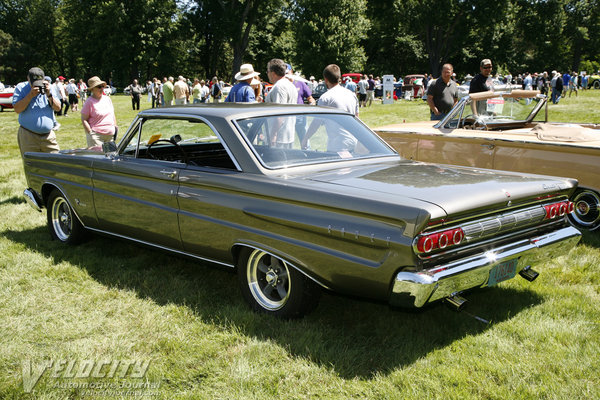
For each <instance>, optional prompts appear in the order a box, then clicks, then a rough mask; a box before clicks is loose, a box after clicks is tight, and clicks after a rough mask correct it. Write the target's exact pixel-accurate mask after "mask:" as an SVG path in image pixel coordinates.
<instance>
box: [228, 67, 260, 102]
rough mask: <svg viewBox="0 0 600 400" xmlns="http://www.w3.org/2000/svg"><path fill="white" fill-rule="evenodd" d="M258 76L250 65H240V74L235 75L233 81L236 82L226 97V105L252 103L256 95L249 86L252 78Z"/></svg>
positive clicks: (258, 73)
mask: <svg viewBox="0 0 600 400" xmlns="http://www.w3.org/2000/svg"><path fill="white" fill-rule="evenodd" d="M258 75H260V72H255V71H254V68H253V67H252V64H242V66H241V67H240V72H238V73H237V74H235V80H236V81H238V83H236V84H235V85H233V87H232V88H231V90H230V91H229V94H228V95H227V98H226V99H225V102H226V103H254V102H256V95H255V94H254V89H252V86H250V82H252V78H254V77H256V76H258Z"/></svg>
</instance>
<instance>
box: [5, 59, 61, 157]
mask: <svg viewBox="0 0 600 400" xmlns="http://www.w3.org/2000/svg"><path fill="white" fill-rule="evenodd" d="M13 107H14V109H15V112H16V113H17V114H19V131H18V133H17V140H18V143H19V150H20V151H21V157H23V154H25V152H27V151H40V152H45V153H56V152H58V151H59V150H60V148H59V147H58V143H57V142H56V135H55V134H54V130H53V129H54V112H53V111H59V110H60V108H61V104H60V101H59V100H58V99H56V98H55V97H54V96H52V93H51V92H50V84H49V82H47V81H45V80H44V71H42V69H41V68H37V67H34V68H31V69H30V70H29V73H28V74H27V82H21V83H19V84H18V85H17V87H16V88H15V92H14V94H13Z"/></svg>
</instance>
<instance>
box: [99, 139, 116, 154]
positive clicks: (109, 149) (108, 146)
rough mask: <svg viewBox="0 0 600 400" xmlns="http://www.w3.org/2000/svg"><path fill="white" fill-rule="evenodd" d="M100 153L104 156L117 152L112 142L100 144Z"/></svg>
mask: <svg viewBox="0 0 600 400" xmlns="http://www.w3.org/2000/svg"><path fill="white" fill-rule="evenodd" d="M102 152H103V153H104V154H107V155H108V154H111V153H116V152H117V144H116V143H115V142H113V141H110V142H104V143H102Z"/></svg>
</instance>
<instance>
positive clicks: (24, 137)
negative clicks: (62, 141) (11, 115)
mask: <svg viewBox="0 0 600 400" xmlns="http://www.w3.org/2000/svg"><path fill="white" fill-rule="evenodd" d="M17 142H18V143H19V150H20V151H21V157H23V154H25V152H28V151H38V152H42V153H58V151H59V150H60V147H58V143H57V142H56V134H55V133H54V131H50V132H49V133H46V134H39V133H35V132H32V131H30V130H29V129H25V128H23V127H22V126H19V131H18V132H17Z"/></svg>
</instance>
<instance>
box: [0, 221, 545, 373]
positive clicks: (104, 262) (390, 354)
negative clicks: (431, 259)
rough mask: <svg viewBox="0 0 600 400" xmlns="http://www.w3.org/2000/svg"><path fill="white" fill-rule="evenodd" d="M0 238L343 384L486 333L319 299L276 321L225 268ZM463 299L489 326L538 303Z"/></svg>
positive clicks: (441, 319)
mask: <svg viewBox="0 0 600 400" xmlns="http://www.w3.org/2000/svg"><path fill="white" fill-rule="evenodd" d="M2 235H3V236H4V237H6V238H7V239H9V240H11V241H14V242H18V243H22V244H24V245H25V246H28V247H29V248H31V249H32V250H35V251H36V252H41V253H42V254H45V255H46V256H48V257H50V258H52V259H53V260H54V262H55V263H60V262H62V261H66V262H69V263H70V264H72V265H75V266H77V267H79V268H82V269H84V270H86V271H87V272H88V273H89V275H90V276H91V277H93V279H95V280H96V281H98V282H100V283H102V284H104V285H106V286H107V287H116V288H123V289H128V290H134V291H135V292H136V293H137V294H138V296H139V297H141V298H149V299H152V300H153V301H154V302H156V303H157V304H159V305H165V304H170V303H174V304H178V305H183V306H186V307H189V308H190V309H192V310H193V311H194V312H195V313H196V314H197V315H198V316H199V317H201V318H202V319H203V320H204V321H206V322H207V323H212V324H214V325H216V326H220V327H224V328H227V329H229V328H234V329H235V331H236V332H242V333H244V334H245V335H247V336H250V337H255V338H258V339H261V340H269V341H273V342H275V343H278V344H280V345H281V346H282V347H284V348H285V349H287V351H289V352H290V354H292V355H293V356H295V357H301V358H303V359H308V360H311V362H314V363H317V364H318V365H320V366H322V367H323V368H327V369H329V368H331V369H332V370H333V371H335V373H336V374H337V375H339V376H340V377H342V378H346V379H353V378H367V379H368V378H372V377H373V376H374V375H375V374H387V373H389V372H391V371H393V370H394V369H396V368H402V367H405V366H408V365H411V364H412V363H414V362H415V361H416V360H418V359H419V358H421V357H423V356H425V355H427V354H428V353H430V352H431V351H433V350H435V349H438V348H443V347H445V346H448V345H449V344H451V343H452V342H453V341H455V340H457V339H460V338H462V337H464V336H468V335H477V334H479V333H482V332H484V331H485V330H486V329H487V328H488V326H489V325H484V324H483V323H481V322H478V321H476V320H474V319H472V318H470V317H469V316H468V315H466V314H464V313H457V312H454V311H451V310H449V309H448V308H447V307H445V306H444V305H441V304H438V305H434V306H432V307H429V308H427V309H425V310H423V311H419V312H407V311H401V310H397V309H392V308H390V307H388V306H387V305H386V304H382V303H376V302H370V301H366V300H362V299H360V300H359V299H354V298H348V297H344V296H338V295H333V294H329V293H324V295H323V296H322V298H321V302H320V304H319V306H318V307H317V309H316V310H315V311H314V312H313V313H312V314H310V315H308V316H306V317H305V318H303V319H300V320H292V321H281V320H278V319H275V318H272V317H268V316H265V315H260V314H256V313H253V312H251V311H250V310H249V308H248V307H247V306H246V305H245V303H244V302H243V300H242V296H241V293H240V290H239V288H238V284H237V277H236V275H235V274H233V273H231V272H229V271H223V270H222V268H211V267H208V265H202V263H198V262H195V261H190V260H187V259H182V258H179V257H174V256H171V255H169V254H166V253H163V252H159V251H155V250H153V249H148V248H145V247H140V246H138V245H134V244H130V243H128V242H125V241H121V240H113V239H111V238H107V237H100V236H94V235H92V236H91V237H90V240H88V241H87V242H86V243H83V244H81V245H79V246H75V247H69V246H64V245H62V244H61V243H58V242H56V241H49V240H48V238H49V234H48V231H47V228H46V227H39V228H36V229H32V230H26V231H7V232H3V233H2ZM517 279H519V278H517ZM468 297H469V299H470V300H472V302H471V303H470V304H469V306H468V311H469V312H470V313H473V314H476V315H480V316H481V317H484V318H486V319H489V320H491V321H492V324H493V323H497V322H501V321H505V320H508V319H510V318H511V317H512V316H513V315H515V314H517V313H518V312H519V311H521V310H523V309H525V308H528V307H531V306H534V305H536V304H539V303H541V301H542V299H541V298H540V297H539V296H537V295H536V294H535V293H534V292H533V291H529V290H523V291H520V290H515V289H507V288H503V287H496V288H490V289H485V290H482V291H479V292H474V293H472V294H470V295H469V296H468Z"/></svg>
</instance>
